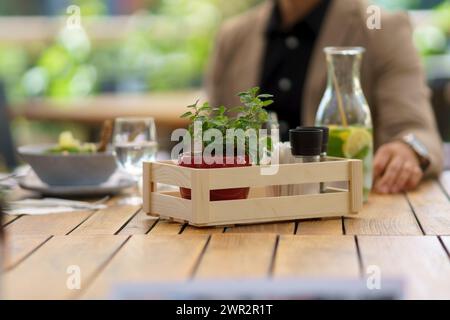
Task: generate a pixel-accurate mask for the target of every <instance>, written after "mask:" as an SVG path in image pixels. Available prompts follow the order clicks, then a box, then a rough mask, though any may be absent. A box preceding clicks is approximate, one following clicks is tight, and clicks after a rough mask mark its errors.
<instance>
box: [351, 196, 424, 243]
mask: <svg viewBox="0 0 450 320" xmlns="http://www.w3.org/2000/svg"><path fill="white" fill-rule="evenodd" d="M344 226H345V232H346V234H349V235H421V234H422V231H421V230H420V227H419V225H418V224H417V220H416V218H415V217H414V214H413V212H412V210H411V208H410V207H409V204H408V201H407V200H406V198H405V196H404V195H402V194H394V195H379V194H371V195H370V197H369V202H368V203H366V204H365V205H364V207H363V210H362V211H361V212H360V213H359V214H358V215H356V216H355V218H345V219H344Z"/></svg>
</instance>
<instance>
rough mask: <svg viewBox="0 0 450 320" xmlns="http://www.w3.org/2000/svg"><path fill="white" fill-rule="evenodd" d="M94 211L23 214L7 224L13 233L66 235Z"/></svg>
mask: <svg viewBox="0 0 450 320" xmlns="http://www.w3.org/2000/svg"><path fill="white" fill-rule="evenodd" d="M92 213H93V212H92V211H74V212H67V213H58V214H46V215H35V216H22V217H20V218H19V219H17V220H16V221H13V222H12V223H10V224H9V225H7V226H6V228H5V230H6V232H8V233H9V234H13V235H45V236H50V235H65V234H67V233H69V232H70V231H72V230H73V229H75V228H76V227H77V226H78V225H80V223H82V222H83V221H85V220H86V219H87V218H88V217H89V216H90V215H91V214H92Z"/></svg>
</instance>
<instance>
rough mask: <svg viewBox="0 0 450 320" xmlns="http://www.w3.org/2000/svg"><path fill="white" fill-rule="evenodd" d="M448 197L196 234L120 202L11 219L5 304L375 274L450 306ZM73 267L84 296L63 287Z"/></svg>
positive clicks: (399, 199)
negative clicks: (129, 285)
mask: <svg viewBox="0 0 450 320" xmlns="http://www.w3.org/2000/svg"><path fill="white" fill-rule="evenodd" d="M449 195H450V172H445V173H444V174H443V175H442V177H441V178H440V180H439V181H428V182H425V183H423V184H422V185H421V186H420V188H419V189H418V190H416V191H413V192H408V193H406V194H399V195H385V196H382V195H375V194H373V195H371V197H370V200H369V203H368V204H367V205H365V207H364V209H363V211H362V212H361V213H360V215H359V216H358V217H357V218H352V219H347V218H345V219H342V218H337V219H331V220H313V221H298V222H287V223H276V224H263V225H250V226H237V227H229V228H208V229H197V228H193V227H190V226H186V225H180V224H177V223H169V222H167V221H163V220H158V219H156V218H152V217H148V216H146V215H144V214H143V213H142V212H141V211H140V208H139V207H137V206H119V205H117V203H116V200H117V199H112V200H111V202H110V206H109V207H108V208H107V209H104V210H99V211H96V212H76V213H69V214H60V215H46V216H20V217H11V216H8V217H7V220H6V222H5V223H6V231H7V234H8V239H9V245H8V250H7V252H8V254H9V255H8V258H7V260H6V272H5V275H4V284H5V288H6V297H7V298H56V299H68V298H76V299H92V298H106V297H108V293H109V289H110V287H111V285H113V284H115V283H121V282H146V281H155V280H159V281H164V280H187V279H193V280H196V279H211V278H213V279H224V278H225V279H226V278H242V277H243V278H258V277H269V276H272V277H274V278H277V277H293V276H294V277H295V276H299V277H320V278H330V277H346V278H354V279H358V278H362V277H364V276H365V275H366V268H367V267H368V266H370V265H376V266H378V267H379V268H380V270H381V275H382V277H389V276H393V277H401V278H402V279H404V280H405V281H406V284H407V287H406V289H407V291H406V297H407V298H425V299H429V298H445V299H449V298H450V260H449V251H450V201H449ZM73 265H75V266H78V267H79V268H80V270H81V289H80V290H69V289H68V288H67V286H66V282H67V279H68V277H69V274H68V273H67V272H68V267H69V266H73ZM70 270H71V269H69V272H70ZM382 279H383V278H382Z"/></svg>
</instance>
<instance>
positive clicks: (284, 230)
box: [225, 222, 295, 234]
mask: <svg viewBox="0 0 450 320" xmlns="http://www.w3.org/2000/svg"><path fill="white" fill-rule="evenodd" d="M294 230H295V222H279V223H260V224H249V225H239V226H235V227H228V228H226V229H225V233H275V234H294Z"/></svg>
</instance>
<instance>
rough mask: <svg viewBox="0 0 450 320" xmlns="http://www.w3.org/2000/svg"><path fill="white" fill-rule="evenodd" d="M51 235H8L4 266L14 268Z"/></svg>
mask: <svg viewBox="0 0 450 320" xmlns="http://www.w3.org/2000/svg"><path fill="white" fill-rule="evenodd" d="M49 238H50V236H44V235H40V236H23V235H8V236H7V238H6V241H5V243H6V246H5V255H6V259H5V261H4V266H3V268H4V269H6V270H9V269H12V268H13V267H15V266H16V265H17V264H19V263H20V262H21V261H23V260H24V259H25V258H26V257H27V256H29V255H30V254H31V253H32V252H33V251H35V250H36V249H37V248H39V247H40V246H41V245H43V244H44V243H45V242H46V241H47V240H48V239H49Z"/></svg>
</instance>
